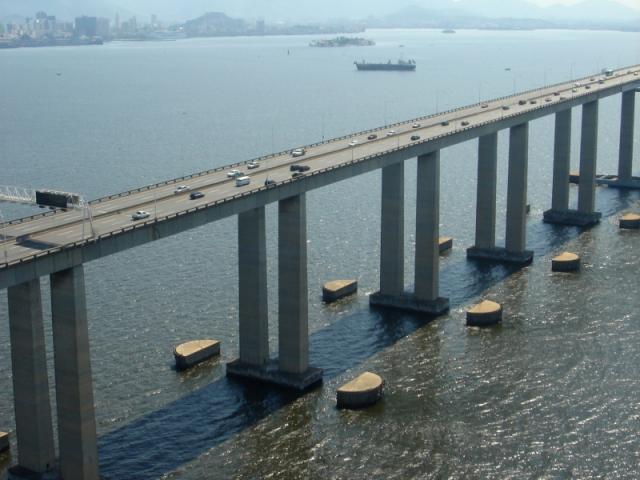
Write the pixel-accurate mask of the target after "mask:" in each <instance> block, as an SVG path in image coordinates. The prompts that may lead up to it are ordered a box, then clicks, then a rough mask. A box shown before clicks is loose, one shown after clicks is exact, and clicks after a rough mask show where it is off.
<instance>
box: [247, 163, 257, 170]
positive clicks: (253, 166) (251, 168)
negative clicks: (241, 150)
mask: <svg viewBox="0 0 640 480" xmlns="http://www.w3.org/2000/svg"><path fill="white" fill-rule="evenodd" d="M259 167H260V164H259V163H258V162H251V163H250V164H248V165H247V168H248V169H249V170H253V169H254V168H259Z"/></svg>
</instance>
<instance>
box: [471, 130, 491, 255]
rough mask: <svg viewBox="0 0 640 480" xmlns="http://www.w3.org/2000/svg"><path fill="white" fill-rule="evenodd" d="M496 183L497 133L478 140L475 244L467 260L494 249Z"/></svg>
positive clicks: (487, 253)
mask: <svg viewBox="0 0 640 480" xmlns="http://www.w3.org/2000/svg"><path fill="white" fill-rule="evenodd" d="M497 182H498V133H497V132H495V133H490V134H488V135H484V136H482V137H480V138H479V139H478V187H477V188H478V190H477V194H476V195H477V196H476V244H475V245H474V246H473V247H470V248H468V249H467V257H468V258H477V257H478V256H480V255H481V254H485V255H489V254H491V253H492V252H493V250H494V249H495V247H496V185H497Z"/></svg>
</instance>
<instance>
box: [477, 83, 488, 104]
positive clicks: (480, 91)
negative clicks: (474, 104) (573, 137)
mask: <svg viewBox="0 0 640 480" xmlns="http://www.w3.org/2000/svg"><path fill="white" fill-rule="evenodd" d="M483 83H487V82H480V87H479V88H478V103H482V100H481V99H482V84H483Z"/></svg>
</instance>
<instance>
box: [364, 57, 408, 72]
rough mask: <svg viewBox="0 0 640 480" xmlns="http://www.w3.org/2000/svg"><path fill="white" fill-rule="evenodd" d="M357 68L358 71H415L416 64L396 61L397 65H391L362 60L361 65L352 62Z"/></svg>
mask: <svg viewBox="0 0 640 480" xmlns="http://www.w3.org/2000/svg"><path fill="white" fill-rule="evenodd" d="M353 63H355V64H356V67H358V70H415V69H416V62H414V61H413V60H402V59H400V60H398V63H391V60H389V61H388V62H387V63H367V62H365V61H364V60H363V61H362V63H358V62H353Z"/></svg>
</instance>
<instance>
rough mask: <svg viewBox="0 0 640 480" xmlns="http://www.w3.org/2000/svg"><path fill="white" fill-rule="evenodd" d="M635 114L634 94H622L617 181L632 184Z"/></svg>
mask: <svg viewBox="0 0 640 480" xmlns="http://www.w3.org/2000/svg"><path fill="white" fill-rule="evenodd" d="M635 113H636V92H635V91H634V90H631V91H629V92H624V93H623V94H622V118H621V119H620V157H619V159H618V180H620V181H622V182H631V181H632V180H635V182H634V183H637V182H638V181H640V178H636V179H633V177H632V169H633V124H634V119H635Z"/></svg>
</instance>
